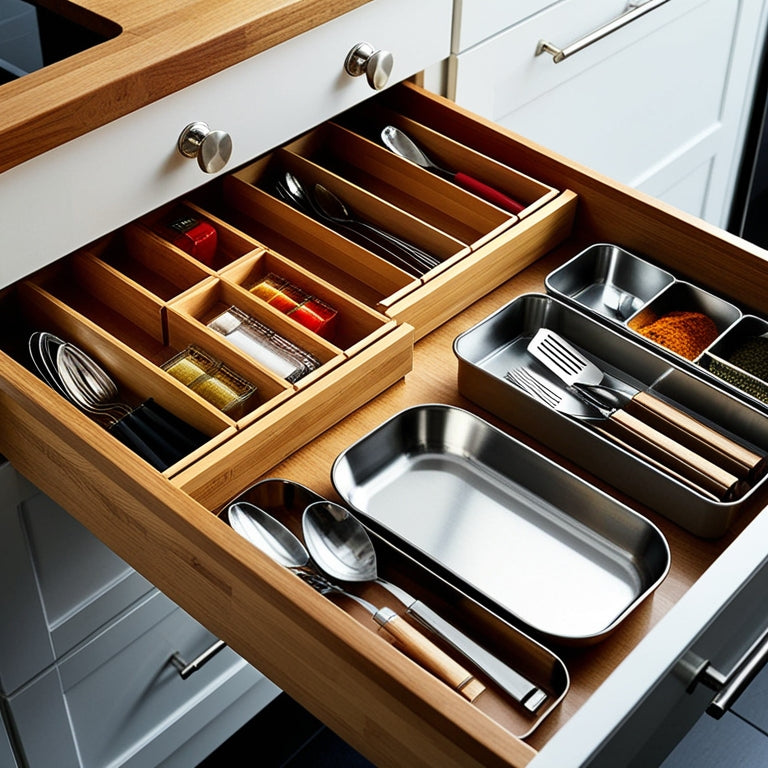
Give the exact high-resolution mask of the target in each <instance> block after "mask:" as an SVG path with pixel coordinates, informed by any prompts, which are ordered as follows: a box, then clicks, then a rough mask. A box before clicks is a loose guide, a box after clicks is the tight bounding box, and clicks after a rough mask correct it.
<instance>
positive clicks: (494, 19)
mask: <svg viewBox="0 0 768 768" xmlns="http://www.w3.org/2000/svg"><path fill="white" fill-rule="evenodd" d="M555 2H557V0H520V1H519V2H515V3H509V2H507V0H457V2H455V3H454V9H455V10H454V13H455V17H454V29H453V45H452V47H451V50H452V52H453V53H461V52H462V51H465V50H467V48H471V47H472V46H473V45H477V44H478V43H480V42H482V41H483V40H485V39H487V38H489V37H493V36H494V35H495V34H497V33H499V32H501V31H502V30H505V29H507V27H511V26H512V25H513V24H517V23H518V22H520V21H523V20H524V19H526V18H527V17H528V16H532V15H533V14H534V13H538V12H539V11H541V10H543V9H544V8H546V7H547V6H549V5H553V4H554V3H555Z"/></svg>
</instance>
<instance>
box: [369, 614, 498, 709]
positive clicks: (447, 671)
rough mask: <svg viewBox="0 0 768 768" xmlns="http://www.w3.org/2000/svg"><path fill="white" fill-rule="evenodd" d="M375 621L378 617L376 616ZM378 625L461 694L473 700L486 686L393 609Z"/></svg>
mask: <svg viewBox="0 0 768 768" xmlns="http://www.w3.org/2000/svg"><path fill="white" fill-rule="evenodd" d="M377 621H379V619H378V618H377ZM379 623H381V622H379ZM381 626H382V627H383V628H384V629H386V631H387V632H389V634H390V635H392V637H393V638H394V639H395V640H396V641H397V643H398V645H399V646H400V647H401V648H402V649H403V651H405V652H406V653H407V654H408V655H409V656H410V657H411V658H412V659H413V660H414V661H417V662H418V663H419V664H421V665H422V666H423V667H425V668H426V669H428V670H429V671H430V672H432V673H433V674H435V675H437V677H439V678H440V679H441V680H443V681H444V682H446V683H448V685H450V686H451V688H453V689H454V690H456V691H458V692H459V693H460V694H461V695H462V696H464V698H466V699H468V700H469V701H474V700H475V699H476V698H477V697H478V696H479V695H480V694H481V693H482V692H483V691H484V690H485V686H484V685H483V684H482V683H481V682H480V681H479V680H478V679H477V678H475V677H474V676H473V675H472V673H471V672H468V671H467V670H466V669H464V667H462V666H461V664H459V663H458V662H456V661H454V660H453V659H452V658H451V657H450V656H449V655H448V654H447V653H445V652H444V651H442V650H441V649H440V648H438V647H437V646H436V645H434V643H431V642H430V641H429V640H428V639H427V638H426V637H424V635H422V634H421V632H419V631H418V630H416V629H414V628H413V627H412V626H411V625H410V624H409V623H408V622H407V621H405V620H404V619H402V618H401V617H400V616H398V615H397V614H396V613H395V612H394V611H392V614H391V616H388V617H387V618H386V619H385V621H384V623H383V624H381Z"/></svg>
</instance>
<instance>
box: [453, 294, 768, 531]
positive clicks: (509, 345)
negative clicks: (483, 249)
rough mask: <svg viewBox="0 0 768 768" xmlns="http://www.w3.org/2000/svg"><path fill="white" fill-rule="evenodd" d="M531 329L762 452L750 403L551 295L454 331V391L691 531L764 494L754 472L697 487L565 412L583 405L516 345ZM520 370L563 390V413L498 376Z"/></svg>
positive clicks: (767, 429) (762, 428)
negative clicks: (744, 486)
mask: <svg viewBox="0 0 768 768" xmlns="http://www.w3.org/2000/svg"><path fill="white" fill-rule="evenodd" d="M539 328H548V329H550V330H552V331H554V332H555V333H558V334H560V335H561V336H563V337H564V338H565V339H566V340H569V341H570V342H571V343H572V344H574V345H576V346H578V347H579V348H580V349H581V351H583V352H584V353H585V354H586V355H587V356H588V357H589V358H591V359H592V361H593V362H595V363H597V365H598V367H599V368H601V369H602V370H603V371H604V372H606V373H607V374H608V375H609V377H608V378H609V381H610V378H611V377H614V380H619V381H623V382H625V383H627V384H629V385H630V386H631V387H632V388H633V389H637V390H649V391H651V392H652V393H654V394H656V395H658V396H659V397H660V398H661V399H663V400H667V401H668V402H670V403H672V404H673V405H675V406H677V407H678V408H680V409H681V410H683V411H686V412H688V413H690V414H691V415H693V416H695V417H697V418H698V419H699V420H701V421H703V422H704V423H705V424H709V425H710V426H713V427H715V428H717V429H719V430H720V431H722V432H723V433H724V434H726V435H728V436H729V437H731V438H732V439H733V440H735V441H736V442H738V443H739V444H741V445H743V446H745V447H746V448H749V449H751V450H752V451H754V452H756V453H759V454H763V455H764V454H766V453H768V419H767V418H766V417H765V415H764V414H762V413H760V412H759V411H758V410H756V409H755V408H754V407H752V406H750V405H748V404H746V403H744V402H743V401H741V400H738V399H736V398H735V397H733V396H732V395H730V394H728V393H726V392H724V391H722V390H720V389H717V388H715V387H712V386H711V385H710V384H709V382H708V381H707V380H706V378H705V377H703V376H702V375H700V374H697V373H696V372H694V371H691V370H688V369H687V368H686V367H683V366H681V365H678V364H676V363H674V362H672V361H671V360H670V359H669V358H668V357H665V356H662V355H660V354H657V353H656V352H655V351H653V350H651V349H650V348H648V347H647V346H646V345H643V344H640V343H637V342H635V341H634V340H632V339H629V338H627V337H626V336H624V335H622V334H621V333H619V332H618V331H617V330H613V329H611V328H610V327H608V326H607V325H606V324H604V323H601V322H598V321H597V320H595V319H594V318H592V317H590V316H588V315H587V314H585V313H584V312H581V311H579V310H577V309H575V308H574V307H572V306H570V305H569V304H566V303H565V302H563V301H561V300H560V299H558V298H556V297H554V296H546V295H543V294H524V295H522V296H520V297H518V298H517V299H515V300H514V301H512V302H510V303H509V304H507V305H505V306H504V307H502V308H501V309H499V310H498V311H496V312H495V313H493V314H492V315H490V316H489V317H487V318H486V319H485V320H483V321H481V322H480V323H478V324H477V325H475V326H474V327H472V328H470V329H469V330H467V331H465V332H464V333H462V334H460V335H459V336H458V337H457V338H456V339H455V342H454V353H455V354H456V356H457V358H458V387H459V391H460V392H461V394H462V395H464V396H465V397H467V398H469V399H470V400H472V401H473V402H475V403H477V404H478V405H479V406H481V407H482V408H485V409H486V410H488V411H490V412H491V413H494V414H495V415H497V416H499V417H500V418H502V419H504V420H505V421H507V422H509V423H510V424H513V425H514V426H516V427H519V428H520V429H522V430H523V431H525V432H527V433H528V434H529V435H531V436H532V437H533V438H535V439H536V440H538V441H540V442H541V443H543V444H545V445H547V446H549V447H550V448H552V449H554V450H555V451H557V452H559V453H560V454H562V455H563V456H564V457H566V458H568V459H569V460H571V461H573V462H574V463H575V464H577V465H579V466H581V467H582V468H584V469H586V470H587V471H589V472H591V473H592V474H593V475H595V476H596V477H598V478H600V479H601V480H603V481H605V482H606V483H609V484H610V485H612V486H614V487H615V488H617V489H619V490H620V491H622V492H624V493H626V494H628V495H629V496H631V497H632V498H634V499H636V500H638V501H640V502H641V503H643V504H645V505H646V506H647V507H649V508H650V509H652V510H654V511H656V512H658V513H659V514H661V515H664V516H665V517H667V518H669V519H670V520H673V521H674V522H676V523H677V524H679V525H681V526H682V527H683V528H685V529H686V530H688V531H690V532H691V533H694V534H696V535H698V536H701V537H706V538H714V537H718V536H721V535H723V534H724V533H725V532H726V531H727V530H728V526H729V525H730V523H731V522H732V520H733V519H734V516H735V515H736V514H737V512H738V511H739V510H741V509H742V508H745V507H747V508H753V509H754V508H755V505H756V504H757V503H758V500H760V499H762V500H763V501H764V499H765V492H764V491H765V485H766V483H767V482H768V477H766V476H763V477H762V478H761V479H759V480H758V481H756V482H755V483H754V484H752V486H751V487H750V488H749V490H748V491H747V492H746V493H744V494H743V495H741V496H740V497H738V498H736V499H734V500H733V501H718V500H716V499H714V498H713V497H711V496H708V495H706V494H704V493H700V492H698V491H697V490H696V489H694V488H692V487H690V486H687V485H685V484H684V483H682V482H680V481H679V480H678V479H677V478H675V477H673V476H671V475H670V474H668V473H667V472H665V471H663V470H662V469H659V468H657V467H656V466H654V465H653V464H651V463H649V462H648V461H644V460H643V459H642V458H638V457H637V456H636V455H634V454H632V453H631V452H629V451H627V450H625V449H624V448H622V447H621V446H619V445H618V444H617V443H616V442H614V441H613V440H611V439H609V438H607V437H603V436H602V435H601V434H600V433H598V432H597V431H596V430H595V429H593V428H592V427H591V426H589V425H588V424H587V423H586V422H585V421H583V420H581V419H579V418H578V417H576V416H575V415H571V414H578V413H579V411H580V409H581V408H582V407H583V406H582V405H581V402H580V401H579V400H578V399H577V398H575V397H574V396H573V395H571V394H570V393H568V392H567V391H566V388H565V386H564V385H562V384H560V382H559V381H558V380H557V379H556V377H555V376H554V375H553V374H549V373H548V372H547V371H546V369H545V368H544V367H543V366H541V365H540V364H539V363H538V362H537V361H536V360H535V359H534V358H533V356H532V355H531V354H530V353H529V352H528V351H527V349H526V347H527V345H528V343H529V342H530V340H531V338H532V337H533V335H534V334H535V333H536V331H537V330H538V329H539ZM520 367H527V368H529V369H531V370H534V371H535V372H537V373H540V374H542V376H543V377H544V378H546V379H547V381H548V382H552V384H553V387H554V389H556V390H558V391H559V392H561V393H562V395H563V401H562V404H563V406H564V407H565V409H566V412H563V413H561V412H558V411H556V410H554V409H553V408H550V407H549V406H547V405H544V404H543V403H542V402H541V401H540V400H539V399H538V398H537V397H532V396H531V395H529V394H527V393H526V392H524V391H522V390H521V389H519V388H518V387H517V386H515V385H513V384H511V383H510V382H509V381H508V380H506V379H505V374H506V373H507V372H508V371H510V370H513V369H516V368H520Z"/></svg>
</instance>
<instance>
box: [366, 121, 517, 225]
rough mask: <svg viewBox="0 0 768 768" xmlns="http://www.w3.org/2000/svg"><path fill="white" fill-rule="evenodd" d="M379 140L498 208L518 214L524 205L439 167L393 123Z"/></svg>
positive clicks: (387, 146) (474, 180)
mask: <svg viewBox="0 0 768 768" xmlns="http://www.w3.org/2000/svg"><path fill="white" fill-rule="evenodd" d="M381 140H382V142H383V144H384V146H385V147H386V148H387V149H389V150H391V151H392V152H394V153H395V154H396V155H399V156H400V157H402V158H404V159H405V160H410V161H411V162H412V163H415V164H416V165H418V166H419V167H420V168H424V169H425V170H427V171H432V172H433V173H436V174H438V176H443V177H445V178H447V179H448V180H449V181H452V182H454V183H455V184H457V185H458V186H460V187H462V188H463V189H466V190H467V191H468V192H472V194H475V195H477V196H478V197H481V198H483V200H485V201H487V202H489V203H493V204H494V205H496V206H498V207H499V208H503V209H504V210H505V211H507V212H508V213H514V214H518V213H520V211H522V210H523V209H524V208H525V206H524V205H522V204H521V203H519V202H518V201H517V200H514V199H513V198H511V197H509V196H508V195H505V194H504V193H503V192H500V191H499V190H498V189H495V188H494V187H492V186H490V185H489V184H485V183H484V182H482V181H480V180H479V179H476V178H474V177H473V176H470V175H469V174H466V173H463V172H462V171H449V170H448V169H447V168H441V167H440V166H439V165H437V163H435V162H434V161H433V160H431V159H430V158H429V157H428V156H427V154H426V153H425V152H424V150H423V149H421V147H419V146H418V144H416V142H415V141H413V139H412V138H411V137H410V136H408V134H406V133H404V132H403V131H401V130H400V129H399V128H396V127H395V126H394V125H387V126H385V127H384V129H383V130H382V131H381Z"/></svg>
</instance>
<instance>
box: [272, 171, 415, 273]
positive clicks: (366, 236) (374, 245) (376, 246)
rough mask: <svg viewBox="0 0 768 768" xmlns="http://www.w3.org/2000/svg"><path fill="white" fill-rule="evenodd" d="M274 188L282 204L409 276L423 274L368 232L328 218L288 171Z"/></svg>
mask: <svg viewBox="0 0 768 768" xmlns="http://www.w3.org/2000/svg"><path fill="white" fill-rule="evenodd" d="M274 186H275V191H276V192H277V194H278V196H279V197H280V198H281V199H282V200H283V201H284V202H286V203H288V204H289V205H292V206H293V207H294V208H297V209H298V210H300V211H301V212H302V213H305V214H307V215H308V216H311V217H313V218H315V219H317V220H319V221H321V222H324V223H325V224H328V225H330V226H331V228H332V229H335V230H337V231H338V230H342V231H346V232H348V233H349V234H350V235H351V238H352V239H354V240H355V241H356V242H357V243H358V244H359V245H362V246H363V247H364V248H368V249H369V250H372V251H374V252H375V253H378V255H379V256H383V257H384V258H385V259H387V261H390V262H391V263H393V264H394V265H395V266H397V267H399V268H400V269H403V270H404V271H406V272H408V273H409V274H412V275H414V276H416V277H418V276H420V275H422V274H423V273H424V271H425V270H424V268H423V267H422V266H421V265H416V266H414V265H413V263H412V260H411V259H410V258H405V257H404V256H402V255H401V254H400V252H399V251H398V252H395V251H394V250H393V249H392V248H388V247H387V246H386V245H384V243H382V242H381V240H380V239H377V238H375V237H374V236H373V235H372V234H371V233H370V232H365V231H361V230H360V228H357V227H354V226H352V224H351V222H348V221H344V220H342V219H339V218H334V217H332V216H329V215H328V214H327V213H326V212H325V211H323V210H322V209H321V208H320V206H319V205H318V204H317V203H316V201H315V200H314V199H313V198H312V196H311V195H310V194H309V193H308V192H307V190H306V188H305V187H304V185H303V184H302V183H301V181H300V180H299V179H298V178H297V177H296V176H294V174H292V173H291V172H290V171H286V172H285V173H284V174H283V176H282V178H279V179H278V180H277V181H276V182H275V185H274Z"/></svg>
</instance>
